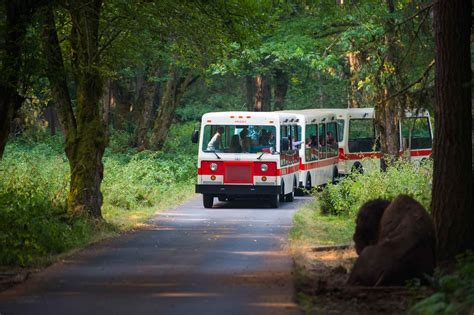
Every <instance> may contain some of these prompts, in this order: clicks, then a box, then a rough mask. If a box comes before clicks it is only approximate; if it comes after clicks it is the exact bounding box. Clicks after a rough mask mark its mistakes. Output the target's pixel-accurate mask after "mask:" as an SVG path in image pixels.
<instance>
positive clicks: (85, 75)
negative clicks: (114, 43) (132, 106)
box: [43, 0, 106, 218]
mask: <svg viewBox="0 0 474 315" xmlns="http://www.w3.org/2000/svg"><path fill="white" fill-rule="evenodd" d="M101 4H102V3H101V1H100V0H93V1H88V0H84V1H76V2H74V4H73V5H71V6H68V7H67V10H68V12H69V14H70V16H71V21H72V27H71V37H70V41H71V50H72V51H71V58H72V65H73V75H74V79H75V87H76V110H75V111H74V110H73V108H72V102H71V97H70V95H69V91H68V85H67V81H66V72H65V69H64V61H63V57H62V54H61V49H60V46H59V41H58V35H57V31H56V27H55V24H54V13H53V9H52V7H48V8H47V9H46V10H45V12H44V16H43V49H44V52H45V57H46V63H47V76H48V79H49V81H50V84H51V89H52V94H53V97H54V99H55V102H56V105H57V107H58V114H59V118H60V122H61V125H62V126H63V129H64V130H65V131H66V135H65V136H66V144H65V152H66V156H67V158H68V160H69V167H70V172H71V180H70V186H69V194H68V198H67V206H68V212H69V213H71V214H75V215H76V214H80V215H82V214H87V215H90V216H92V217H95V218H101V217H102V214H101V206H102V193H101V191H100V185H101V183H102V179H103V164H102V156H103V154H104V150H105V145H106V133H105V126H104V123H103V120H102V114H103V110H102V104H101V97H102V91H103V90H102V89H103V80H102V77H101V75H100V72H99V51H98V44H99V38H98V30H99V16H100V8H101Z"/></svg>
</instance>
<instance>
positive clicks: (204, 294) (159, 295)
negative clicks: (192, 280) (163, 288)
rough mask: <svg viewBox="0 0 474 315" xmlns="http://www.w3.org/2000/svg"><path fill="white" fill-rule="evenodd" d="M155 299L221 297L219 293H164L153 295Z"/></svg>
mask: <svg viewBox="0 0 474 315" xmlns="http://www.w3.org/2000/svg"><path fill="white" fill-rule="evenodd" d="M151 296H153V297H165V298H183V297H191V298H194V297H213V296H221V294H218V293H210V292H163V293H155V294H152V295H151Z"/></svg>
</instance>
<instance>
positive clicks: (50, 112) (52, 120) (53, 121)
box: [44, 104, 56, 136]
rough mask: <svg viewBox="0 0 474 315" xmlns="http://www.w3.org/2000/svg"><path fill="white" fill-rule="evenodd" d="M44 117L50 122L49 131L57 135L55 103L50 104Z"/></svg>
mask: <svg viewBox="0 0 474 315" xmlns="http://www.w3.org/2000/svg"><path fill="white" fill-rule="evenodd" d="M44 117H45V119H46V121H47V122H48V128H49V132H50V134H51V135H52V136H54V135H56V112H55V110H54V106H53V104H49V105H48V106H47V107H46V108H45V110H44Z"/></svg>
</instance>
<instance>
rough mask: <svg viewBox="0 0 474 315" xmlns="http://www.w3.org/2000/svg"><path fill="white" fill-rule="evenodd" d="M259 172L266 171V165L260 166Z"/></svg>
mask: <svg viewBox="0 0 474 315" xmlns="http://www.w3.org/2000/svg"><path fill="white" fill-rule="evenodd" d="M260 170H261V171H262V172H266V171H268V165H267V164H262V165H260Z"/></svg>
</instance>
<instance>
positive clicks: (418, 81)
mask: <svg viewBox="0 0 474 315" xmlns="http://www.w3.org/2000/svg"><path fill="white" fill-rule="evenodd" d="M434 65H435V61H434V60H432V61H431V62H430V64H429V65H428V67H427V68H426V69H425V71H423V74H422V75H421V76H420V77H419V78H418V79H417V80H416V81H414V82H412V83H410V84H409V85H407V86H405V87H404V88H403V89H401V90H399V91H398V92H396V93H395V94H392V95H389V96H388V97H387V98H385V99H384V100H383V102H386V101H388V100H390V99H392V98H395V97H397V96H399V95H402V94H405V93H406V92H407V91H408V90H409V89H410V88H412V87H413V86H415V85H416V84H418V83H420V82H421V81H423V79H426V78H427V76H428V75H429V72H430V70H431V69H432V68H433V66H434Z"/></svg>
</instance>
